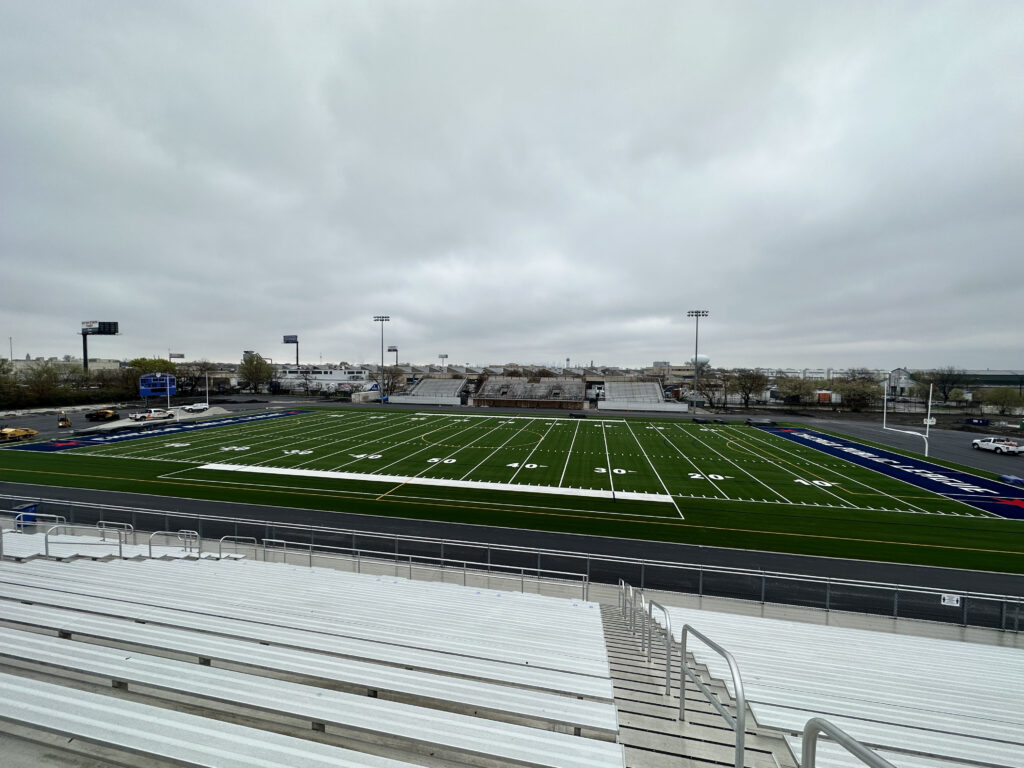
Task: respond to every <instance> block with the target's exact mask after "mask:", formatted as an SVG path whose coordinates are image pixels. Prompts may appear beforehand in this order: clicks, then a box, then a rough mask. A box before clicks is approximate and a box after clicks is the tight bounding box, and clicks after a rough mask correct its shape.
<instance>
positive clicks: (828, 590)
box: [825, 579, 832, 613]
mask: <svg viewBox="0 0 1024 768" xmlns="http://www.w3.org/2000/svg"><path fill="white" fill-rule="evenodd" d="M830 610H832V579H826V580H825V612H826V613H827V612H829V611H830Z"/></svg>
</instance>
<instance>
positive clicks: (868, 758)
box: [800, 717, 895, 768]
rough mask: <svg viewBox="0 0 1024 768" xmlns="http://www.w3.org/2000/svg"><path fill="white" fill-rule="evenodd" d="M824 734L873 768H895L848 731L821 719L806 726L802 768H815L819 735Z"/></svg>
mask: <svg viewBox="0 0 1024 768" xmlns="http://www.w3.org/2000/svg"><path fill="white" fill-rule="evenodd" d="M822 733H824V734H825V735H826V736H829V737H830V738H831V739H832V740H833V741H835V742H836V743H837V744H838V745H839V746H841V747H842V748H843V749H845V750H846V751H847V752H849V753H850V754H851V755H853V756H854V757H856V758H857V759H858V760H860V761H861V762H862V763H864V764H865V765H868V766H871V768H895V766H894V765H893V764H892V763H890V762H889V761H888V760H886V759H885V758H884V757H882V756H881V755H879V754H877V753H876V752H873V751H872V750H870V749H868V748H867V747H865V746H864V745H863V744H861V743H860V742H859V741H857V740H856V739H855V738H853V736H851V735H850V734H848V733H846V731H844V730H842V729H841V728H839V727H838V726H836V725H833V724H832V723H830V722H829V721H828V720H825V719H824V718H821V717H812V718H811V719H810V720H808V721H807V724H806V725H805V726H804V733H803V737H802V738H801V742H800V743H801V749H800V768H815V762H816V759H817V755H818V735H819V734H822Z"/></svg>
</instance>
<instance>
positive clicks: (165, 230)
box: [0, 0, 1024, 368]
mask: <svg viewBox="0 0 1024 768" xmlns="http://www.w3.org/2000/svg"><path fill="white" fill-rule="evenodd" d="M1022 32H1024V9H1022V7H1021V6H1020V4H1018V3H1013V2H1000V1H999V0H996V1H995V2H990V3H985V4H976V3H966V2H953V3H929V4H927V5H925V4H920V3H895V4H890V3H885V4H882V3H857V4H844V5H836V4H828V5H823V4H820V3H810V2H784V3H772V4H760V3H753V2H731V3H730V2H726V3H695V2H682V3H680V2H649V3H643V4H636V3H623V2H596V3H595V2H566V3H549V2H519V3H497V2H495V3H479V2H433V3H429V4H409V3H397V2H376V1H375V2H296V3H287V4H285V3H270V2H218V3H201V2H175V3H170V4H159V5H148V4H142V5H140V4H137V3H126V2H95V3H76V2H71V1H70V0H66V1H65V2H56V3H47V4H27V3H18V2H13V0H11V1H7V0H0V95H2V97H3V101H4V104H5V109H4V110H3V111H2V112H0V254H2V260H3V261H2V264H3V278H4V279H3V281H2V282H3V285H4V290H3V299H4V300H3V302H2V304H0V320H2V322H0V328H2V329H3V330H6V332H7V333H6V334H5V335H8V336H11V337H13V339H14V348H15V349H14V352H15V356H18V357H21V356H24V354H25V353H27V352H28V353H32V354H34V355H61V354H64V353H75V352H77V349H78V339H77V337H76V332H77V329H78V324H79V322H80V321H81V320H93V319H95V320H107V319H109V320H117V321H119V322H120V323H121V328H122V331H123V333H122V336H120V337H119V338H117V339H105V340H103V341H102V342H100V343H97V344H94V345H92V346H91V347H90V351H91V352H92V353H93V354H95V355H98V356H104V357H107V356H109V357H123V358H129V357H134V356H138V355H152V354H164V353H166V351H167V349H169V348H172V349H173V350H174V351H182V352H184V353H186V354H187V355H188V356H189V357H190V358H199V357H207V358H211V359H221V360H235V359H237V358H238V357H239V356H240V354H241V350H242V349H250V348H251V349H258V350H260V351H261V352H263V353H264V354H265V355H267V356H269V357H274V358H275V359H276V358H278V357H280V358H281V359H285V358H287V357H289V356H290V355H291V354H292V353H293V349H292V348H291V347H287V348H286V347H282V346H280V341H281V335H282V334H285V333H297V334H299V336H300V339H301V340H302V345H301V351H302V353H303V357H304V358H307V359H308V360H310V361H316V360H318V359H319V356H320V355H322V356H323V359H324V360H328V361H337V360H341V359H344V360H350V361H351V360H372V359H376V358H377V357H378V356H379V343H380V338H379V326H377V325H375V324H374V323H373V322H372V320H371V318H372V316H373V315H374V314H377V313H387V314H390V315H391V318H392V322H391V323H389V324H388V326H387V328H386V329H385V333H386V337H385V343H389V344H392V343H393V344H397V345H398V346H399V348H400V350H401V353H400V355H399V356H400V358H401V359H402V360H411V361H415V362H429V361H433V360H436V359H437V358H436V356H437V354H439V353H442V352H444V353H447V354H449V355H450V357H449V360H450V361H451V362H470V363H480V364H483V363H494V362H507V361H512V360H518V361H522V362H558V361H564V359H565V358H566V357H571V358H572V360H573V361H574V362H589V361H590V360H594V361H596V362H602V363H609V364H622V365H641V364H648V363H650V362H651V361H653V360H655V359H659V360H660V359H669V360H675V361H679V360H682V359H684V358H687V357H689V355H690V354H692V341H693V328H692V325H691V324H690V323H689V322H688V321H687V320H686V319H685V312H686V310H687V309H690V308H695V307H700V308H707V309H709V310H711V313H712V314H711V317H710V318H709V319H708V320H707V321H706V322H705V323H703V324H702V326H701V347H702V351H706V352H708V354H710V355H711V356H712V358H713V362H714V363H716V364H723V365H736V366H740V365H765V366H860V365H866V366H871V367H876V366H877V367H889V366H895V365H911V366H921V367H927V366H938V365H945V364H956V365H961V366H964V367H993V368H1000V367H1013V368H1021V367H1024V361H1022V359H1021V352H1022V350H1021V346H1020V342H1019V332H1018V331H1017V330H1016V327H1015V321H1014V320H1013V315H1014V313H1015V311H1016V304H1015V302H1014V299H1016V298H1017V295H1018V294H1019V290H1020V285H1021V282H1022V278H1024V266H1022V260H1021V259H1020V257H1019V253H1018V252H1019V243H1021V242H1022V241H1024V237H1022V236H1024V220H1022V217H1021V214H1020V211H1022V210H1024V178H1022V176H1024V171H1022V169H1024V162H1022V161H1024V143H1022V142H1021V139H1020V137H1021V136H1022V135H1024V88H1021V78H1020V73H1021V72H1022V71H1024V49H1022V47H1021V46H1020V45H1019V41H1020V39H1021V34H1022ZM275 353H276V354H275Z"/></svg>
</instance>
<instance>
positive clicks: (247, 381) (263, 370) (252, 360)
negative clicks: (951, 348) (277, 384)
mask: <svg viewBox="0 0 1024 768" xmlns="http://www.w3.org/2000/svg"><path fill="white" fill-rule="evenodd" d="M275 375H276V371H275V370H274V366H273V365H271V364H270V363H268V362H267V361H266V360H264V359H263V358H262V357H261V356H260V355H258V354H256V353H255V352H246V353H245V354H244V355H243V356H242V362H241V363H239V365H238V383H239V386H240V387H241V388H242V389H248V390H250V391H252V392H253V393H256V392H259V391H260V390H261V389H263V387H265V386H267V385H268V384H269V383H270V382H271V381H273V380H274V376H275Z"/></svg>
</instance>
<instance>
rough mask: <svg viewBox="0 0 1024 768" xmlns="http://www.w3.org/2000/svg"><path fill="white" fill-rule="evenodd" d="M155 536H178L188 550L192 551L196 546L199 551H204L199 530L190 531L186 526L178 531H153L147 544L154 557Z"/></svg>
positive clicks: (183, 547)
mask: <svg viewBox="0 0 1024 768" xmlns="http://www.w3.org/2000/svg"><path fill="white" fill-rule="evenodd" d="M155 536H176V537H177V538H178V541H180V542H181V548H182V549H183V550H185V551H186V552H191V551H192V547H193V546H194V547H195V548H196V551H197V552H202V548H203V545H202V541H200V539H199V533H198V531H190V530H188V529H186V528H182V529H180V530H177V531H153V533H151V534H149V539H147V544H148V545H149V556H150V557H153V538H154V537H155Z"/></svg>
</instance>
